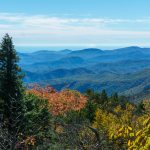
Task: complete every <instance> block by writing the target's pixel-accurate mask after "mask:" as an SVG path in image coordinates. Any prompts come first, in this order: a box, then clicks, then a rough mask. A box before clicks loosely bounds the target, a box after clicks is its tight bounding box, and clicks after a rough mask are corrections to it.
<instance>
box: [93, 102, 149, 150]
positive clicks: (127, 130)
mask: <svg viewBox="0 0 150 150" xmlns="http://www.w3.org/2000/svg"><path fill="white" fill-rule="evenodd" d="M146 109H147V110H149V109H150V105H149V107H148V105H147V107H146ZM134 110H135V107H134V106H132V105H131V104H127V105H126V107H125V109H121V107H120V106H117V107H116V108H114V112H111V113H108V112H106V111H104V110H102V109H97V111H96V117H95V122H94V123H93V126H95V127H96V128H97V129H99V130H100V131H104V132H105V133H106V134H107V137H108V138H109V140H111V141H113V142H114V143H115V144H116V145H118V147H119V146H120V145H123V147H126V149H128V150H150V116H149V114H146V113H145V114H143V115H141V116H137V115H135V114H134Z"/></svg>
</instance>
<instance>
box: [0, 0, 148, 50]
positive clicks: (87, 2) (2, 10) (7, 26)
mask: <svg viewBox="0 0 150 150" xmlns="http://www.w3.org/2000/svg"><path fill="white" fill-rule="evenodd" d="M149 6H150V0H0V38H2V37H3V36H4V34H5V33H8V34H10V36H12V37H13V40H14V44H15V45H16V47H17V48H18V49H21V48H22V49H24V50H25V49H28V48H29V47H30V49H39V48H44V47H45V48H48V47H49V48H51V49H65V48H66V49H68V48H70V49H79V48H88V47H97V48H108V49H109V48H110V49H111V48H114V47H126V46H141V47H150V9H149Z"/></svg>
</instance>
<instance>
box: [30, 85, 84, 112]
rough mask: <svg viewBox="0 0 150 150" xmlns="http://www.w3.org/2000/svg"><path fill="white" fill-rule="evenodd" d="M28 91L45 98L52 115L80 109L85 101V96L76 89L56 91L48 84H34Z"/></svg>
mask: <svg viewBox="0 0 150 150" xmlns="http://www.w3.org/2000/svg"><path fill="white" fill-rule="evenodd" d="M28 92H29V93H32V94H34V95H36V96H38V97H41V98H43V99H47V100H48V102H49V104H50V112H51V113H52V114H53V115H58V114H63V113H65V112H67V111H69V110H80V109H81V108H83V107H84V106H85V103H86V101H87V98H86V97H85V96H83V95H82V94H81V93H79V92H77V91H72V90H63V91H61V92H57V91H55V90H54V89H53V88H52V87H50V86H47V87H45V88H41V87H40V86H38V85H35V86H34V88H32V89H31V90H29V91H28Z"/></svg>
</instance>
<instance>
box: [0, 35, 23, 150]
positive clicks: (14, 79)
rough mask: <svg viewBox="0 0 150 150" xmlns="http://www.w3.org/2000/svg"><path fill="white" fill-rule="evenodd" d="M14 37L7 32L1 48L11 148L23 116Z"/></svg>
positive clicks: (0, 95)
mask: <svg viewBox="0 0 150 150" xmlns="http://www.w3.org/2000/svg"><path fill="white" fill-rule="evenodd" d="M18 60H19V59H18V57H17V54H16V50H15V49H14V45H13V42H12V38H11V37H10V36H9V35H8V34H6V35H5V36H4V38H3V39H2V43H1V48H0V100H1V105H2V104H3V107H1V109H2V108H3V109H2V111H1V112H3V123H4V125H5V127H6V128H7V130H8V133H9V137H10V138H11V141H13V142H12V145H11V149H14V147H15V141H17V133H19V131H20V129H21V120H22V118H23V103H22V99H23V91H24V89H23V84H22V74H21V69H20V68H19V66H18V64H17V63H18Z"/></svg>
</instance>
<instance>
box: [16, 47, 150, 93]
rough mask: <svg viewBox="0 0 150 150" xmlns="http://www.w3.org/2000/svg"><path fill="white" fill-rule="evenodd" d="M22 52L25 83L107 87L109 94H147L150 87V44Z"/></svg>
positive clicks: (91, 87) (86, 87)
mask: <svg viewBox="0 0 150 150" xmlns="http://www.w3.org/2000/svg"><path fill="white" fill-rule="evenodd" d="M19 56H20V58H21V60H20V65H21V67H22V68H23V70H24V72H25V74H26V77H25V79H24V82H25V83H34V82H37V83H39V84H41V85H45V84H50V85H52V86H53V87H54V88H56V89H57V90H61V89H65V88H70V89H76V90H79V91H81V92H84V91H86V90H87V89H94V90H96V91H100V90H102V89H106V90H107V91H108V93H110V94H111V93H113V92H116V91H117V92H119V93H121V94H127V95H132V94H139V93H140V94H141V93H142V94H148V93H149V90H150V48H140V47H127V48H121V49H115V50H100V49H94V48H93V49H92V48H91V49H83V50H77V51H71V50H62V51H47V50H42V51H37V52H33V53H19Z"/></svg>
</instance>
